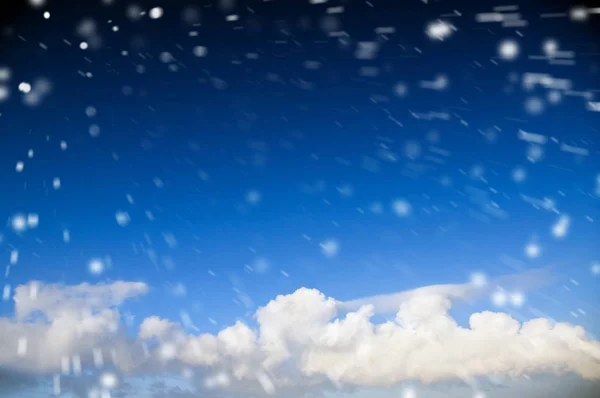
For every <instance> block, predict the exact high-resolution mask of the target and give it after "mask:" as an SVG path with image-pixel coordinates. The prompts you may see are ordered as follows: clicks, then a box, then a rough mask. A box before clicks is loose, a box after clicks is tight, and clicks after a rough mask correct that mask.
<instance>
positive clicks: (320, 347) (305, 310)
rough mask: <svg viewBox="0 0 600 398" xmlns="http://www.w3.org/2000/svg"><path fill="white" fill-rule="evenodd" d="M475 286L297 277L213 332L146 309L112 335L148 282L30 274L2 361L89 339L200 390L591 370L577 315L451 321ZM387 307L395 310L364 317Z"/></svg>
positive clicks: (592, 374)
mask: <svg viewBox="0 0 600 398" xmlns="http://www.w3.org/2000/svg"><path fill="white" fill-rule="evenodd" d="M503 280H504V281H507V280H508V281H510V280H511V279H510V278H509V279H503ZM492 285H493V283H492ZM32 289H33V290H34V294H32V292H31V291H32ZM474 289H481V287H480V286H478V287H476V288H475V287H474V286H473V284H465V285H440V286H429V287H424V288H419V289H415V290H411V291H407V292H401V293H397V294H394V295H387V296H377V297H372V298H365V299H360V300H354V301H349V302H340V301H338V300H335V299H334V298H331V297H327V296H326V295H325V294H323V293H322V292H320V291H318V290H315V289H307V288H301V289H298V290H297V291H295V292H294V293H292V294H288V295H280V296H277V297H276V298H275V299H273V300H271V301H270V302H269V303H267V304H266V305H265V306H263V307H261V308H259V309H258V310H257V311H256V312H255V314H254V321H253V322H251V323H244V322H241V321H238V322H236V323H235V324H234V325H232V326H230V327H227V328H225V329H223V330H221V331H220V332H219V333H217V334H209V333H204V334H188V333H186V331H185V329H184V328H183V327H182V326H180V325H178V324H177V323H175V322H172V321H169V320H166V319H161V318H158V317H155V316H152V317H149V318H147V319H145V320H144V321H143V322H142V323H141V325H140V329H139V334H138V336H137V338H136V339H135V341H133V340H131V339H129V340H128V339H126V338H125V337H124V336H123V335H122V334H118V332H117V330H118V329H117V328H118V323H119V319H120V315H119V313H118V309H117V308H116V307H117V306H118V305H119V304H121V303H122V302H123V301H124V300H126V299H128V298H133V297H136V296H139V295H142V294H144V293H146V291H147V286H146V285H144V284H140V283H127V282H117V283H114V284H106V285H94V286H90V285H78V286H70V287H69V286H60V285H44V284H41V283H39V282H36V283H30V284H28V285H24V286H20V287H19V288H17V289H16V293H15V314H16V315H15V318H14V319H7V318H0V330H1V331H0V336H1V337H2V338H1V339H0V367H2V368H4V369H13V370H17V371H27V372H32V371H33V372H57V371H60V370H61V367H63V366H64V361H65V358H67V361H68V362H67V363H68V364H70V365H71V366H72V367H73V366H75V358H77V360H78V361H81V364H82V366H84V367H85V366H86V365H87V364H89V363H90V360H89V358H91V357H92V356H95V353H97V350H98V348H100V349H102V350H109V349H112V350H113V351H117V355H116V356H114V357H113V360H114V359H115V358H117V359H118V358H129V360H128V361H122V360H119V361H114V363H111V366H112V365H114V366H115V367H116V368H118V369H119V370H121V371H125V372H137V373H138V374H144V373H147V372H156V371H159V370H160V371H165V370H177V371H179V372H181V371H182V370H185V372H184V373H185V374H186V377H187V378H188V379H190V380H191V381H192V382H194V384H195V385H196V388H197V389H198V390H199V391H202V394H205V393H209V396H210V395H211V394H213V395H215V396H218V395H219V394H221V393H222V392H225V391H226V393H227V394H231V395H232V396H234V395H235V394H238V395H244V396H254V397H257V396H288V397H293V396H300V395H301V393H304V392H306V391H311V392H314V391H323V390H324V389H325V388H327V387H330V386H335V387H337V388H340V387H346V388H355V387H371V388H378V387H387V386H392V385H397V384H399V383H402V382H406V381H409V382H420V383H437V382H445V381H456V380H471V379H473V378H477V377H480V376H508V377H515V376H521V375H529V374H535V373H552V374H559V373H569V374H576V375H578V376H579V377H582V378H585V379H589V380H595V381H599V380H600V342H598V341H595V340H592V339H590V338H589V337H588V336H586V333H585V330H584V329H583V328H581V327H579V326H573V325H570V324H566V323H556V324H552V323H551V322H550V321H548V320H546V319H541V318H540V319H533V320H530V321H527V322H524V323H520V322H519V321H517V320H516V319H514V318H513V317H511V316H510V315H509V314H506V313H497V312H489V311H484V312H477V313H474V314H472V315H471V316H470V319H469V323H468V325H466V326H462V325H459V324H458V322H457V321H456V320H455V319H453V317H452V316H451V315H450V313H449V311H450V310H451V308H452V306H453V305H454V303H455V302H456V301H457V300H463V299H465V298H467V297H474V295H476V294H477V290H474ZM40 301H41V302H40ZM392 307H393V308H395V309H394V312H395V314H396V316H395V318H393V319H392V320H388V321H386V322H376V321H374V320H373V319H374V318H373V316H374V314H375V313H376V312H377V311H380V310H382V309H383V310H386V311H387V310H389V309H390V308H392ZM23 339H25V340H26V341H27V348H26V349H24V350H22V348H23V347H22V344H21V343H20V342H21V341H23ZM142 348H143V349H142ZM92 354H93V355H92Z"/></svg>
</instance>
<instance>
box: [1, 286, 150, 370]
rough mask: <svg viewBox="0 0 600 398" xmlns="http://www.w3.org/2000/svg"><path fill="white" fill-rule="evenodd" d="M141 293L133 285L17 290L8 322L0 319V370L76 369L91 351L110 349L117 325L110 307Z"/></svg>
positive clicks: (144, 289)
mask: <svg viewBox="0 0 600 398" xmlns="http://www.w3.org/2000/svg"><path fill="white" fill-rule="evenodd" d="M147 290H148V287H147V286H146V285H145V284H143V283H139V282H136V283H131V282H115V283H112V284H98V285H89V284H85V283H84V284H80V285H76V286H64V285H58V284H44V283H42V282H30V283H28V284H26V285H21V286H18V287H17V288H16V289H15V293H14V302H15V317H14V319H10V318H0V367H1V368H4V369H12V370H15V371H23V372H33V373H47V372H57V371H65V372H66V371H68V372H70V371H74V372H79V371H81V367H82V366H85V364H86V361H88V359H90V358H91V357H92V355H93V350H94V349H100V350H101V349H102V348H103V347H114V344H115V342H114V341H111V339H113V338H114V336H115V335H116V334H117V333H118V330H119V323H120V314H119V311H118V309H117V308H116V307H117V306H118V305H120V304H121V303H122V302H123V301H124V300H127V299H129V298H132V297H136V296H139V295H143V294H145V293H146V292H147ZM96 356H98V354H96Z"/></svg>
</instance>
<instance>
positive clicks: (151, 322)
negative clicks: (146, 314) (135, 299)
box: [138, 316, 176, 340]
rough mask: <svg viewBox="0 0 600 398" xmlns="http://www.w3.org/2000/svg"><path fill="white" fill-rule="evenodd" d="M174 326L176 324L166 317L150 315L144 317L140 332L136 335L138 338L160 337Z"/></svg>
mask: <svg viewBox="0 0 600 398" xmlns="http://www.w3.org/2000/svg"><path fill="white" fill-rule="evenodd" d="M175 327H176V324H175V323H173V322H169V321H167V320H166V319H161V318H159V317H157V316H152V317H150V318H146V319H144V321H143V322H142V324H141V325H140V332H139V334H138V335H139V337H140V339H144V340H146V339H152V338H157V339H161V338H162V337H164V336H165V335H167V334H168V333H169V332H170V331H171V330H173V328H175Z"/></svg>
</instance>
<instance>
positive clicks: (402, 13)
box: [0, 1, 600, 398]
mask: <svg viewBox="0 0 600 398" xmlns="http://www.w3.org/2000/svg"><path fill="white" fill-rule="evenodd" d="M93 3H94V4H93V6H92V5H91V3H90V5H89V8H85V9H84V8H81V9H79V8H74V9H73V8H69V7H67V6H66V3H65V4H63V3H62V2H60V1H52V2H50V1H49V2H48V3H47V4H46V5H44V6H42V7H41V8H35V7H29V6H28V7H27V10H25V8H24V9H23V12H22V13H20V14H19V15H18V16H17V15H15V18H14V20H13V21H11V24H12V26H13V29H12V30H10V29H8V30H5V32H4V34H3V37H2V46H3V47H2V50H1V53H0V54H1V57H0V68H1V69H0V71H2V73H0V77H1V81H0V89H2V90H5V91H3V92H6V93H9V94H6V95H5V98H3V97H2V96H0V98H2V99H0V130H1V131H0V151H1V154H2V155H1V156H0V192H1V193H2V195H1V196H0V211H1V212H2V215H3V217H4V218H5V220H6V224H5V226H4V227H3V229H2V230H1V231H0V253H2V254H1V255H2V258H3V259H5V260H4V263H5V264H6V265H7V268H6V271H5V274H4V276H3V277H2V278H3V279H2V281H1V283H2V285H3V286H4V291H5V292H7V297H6V299H5V300H4V301H2V302H1V303H0V316H1V317H2V318H5V319H7V320H11V319H14V315H15V302H14V301H13V299H12V294H13V292H14V291H15V289H16V288H17V286H19V285H26V284H28V283H29V282H31V281H40V282H41V283H43V284H47V285H52V284H58V285H60V286H73V285H79V284H81V283H89V284H99V283H103V284H108V285H110V284H112V283H115V282H117V281H129V282H143V283H144V284H146V285H147V287H148V291H147V293H146V294H144V295H143V296H140V297H137V296H136V297H133V298H132V299H130V300H118V303H116V302H115V303H111V304H110V305H109V306H110V307H111V308H112V305H113V304H114V305H118V306H119V316H120V318H121V321H122V327H121V330H122V331H124V333H125V335H126V339H130V340H135V339H136V338H137V334H138V331H139V328H140V325H141V324H142V322H143V321H144V319H146V318H149V317H153V316H156V317H160V318H163V319H168V320H170V321H173V322H179V323H182V324H183V325H182V326H183V331H184V332H185V333H187V334H191V335H195V334H198V333H213V334H214V333H218V332H219V331H221V330H223V329H225V328H226V327H228V326H230V325H232V324H234V323H235V321H236V320H241V321H243V322H244V323H245V324H248V325H250V326H251V327H253V328H258V327H259V323H260V322H257V320H256V318H255V317H254V315H255V313H256V311H257V309H258V308H259V307H263V306H265V305H266V304H267V303H269V301H270V300H273V299H275V298H276V297H277V296H278V295H289V294H292V293H293V292H294V291H296V290H297V289H299V288H301V287H307V288H314V289H317V290H319V291H320V292H322V293H323V294H324V295H326V296H327V297H332V298H335V299H336V300H338V301H341V302H344V301H349V300H353V299H358V298H363V297H370V296H375V295H380V294H389V293H395V292H401V291H410V290H413V289H418V288H421V287H425V286H431V285H442V284H452V285H459V284H464V283H467V282H469V281H470V280H472V279H473V276H474V275H479V274H483V275H485V276H486V277H487V279H488V280H489V281H496V280H497V278H500V277H502V276H503V275H517V276H519V275H521V276H522V275H527V273H528V272H531V271H532V270H540V269H541V270H543V271H542V274H543V275H544V278H543V280H539V281H537V282H539V283H536V284H535V286H534V287H531V286H529V283H528V282H527V283H525V282H524V281H523V280H521V279H519V282H518V283H515V284H514V286H500V285H499V286H498V287H497V286H495V285H493V286H492V287H493V288H490V290H489V291H488V290H486V291H485V294H482V295H479V296H478V298H477V300H474V301H470V302H468V303H460V304H459V303H456V304H455V305H453V307H452V309H451V310H450V314H451V315H452V317H453V318H454V319H455V320H456V321H457V322H458V324H459V325H461V326H465V327H466V326H468V324H469V321H468V320H469V316H470V315H471V314H473V313H475V312H479V311H484V310H492V311H501V312H505V313H508V314H511V315H512V316H513V317H515V318H516V319H518V320H519V321H527V320H530V319H532V318H538V317H544V318H549V319H551V320H553V321H557V322H569V323H572V324H576V325H581V326H583V327H584V328H585V331H586V333H587V336H589V337H590V338H592V339H597V337H596V336H598V335H600V324H599V323H598V319H600V314H599V313H598V305H597V304H598V299H599V296H598V283H599V279H598V271H597V269H598V268H597V267H598V266H597V265H596V264H598V263H599V261H600V253H599V250H598V248H597V244H596V241H597V239H598V226H597V225H598V220H599V218H600V212H599V209H600V208H599V206H598V197H599V196H600V185H599V184H600V182H599V180H598V179H599V175H600V174H599V173H600V167H599V166H600V163H599V161H598V138H597V137H598V129H597V126H598V115H599V114H598V113H597V112H593V111H592V110H591V108H590V107H591V106H592V105H590V103H594V101H597V90H598V87H597V83H596V82H597V81H598V70H599V69H598V57H597V55H595V53H593V51H592V50H591V48H592V37H593V33H594V32H593V28H592V27H591V26H592V24H593V21H594V20H595V19H597V18H598V16H597V15H595V14H593V13H590V14H589V15H588V19H587V20H583V21H580V20H578V18H577V16H575V17H573V14H572V10H571V9H570V8H569V6H568V5H566V4H565V5H564V6H561V7H562V8H560V7H558V6H553V7H550V6H545V5H531V4H525V3H523V4H520V5H519V7H520V8H519V10H518V11H519V12H520V13H521V16H522V18H523V19H526V20H527V21H528V22H529V24H528V25H527V26H525V27H521V28H510V27H502V25H501V24H498V23H480V22H477V15H480V14H481V13H485V12H492V8H493V7H494V6H496V4H493V3H492V2H484V4H480V5H478V6H477V7H475V6H473V4H469V3H468V2H463V3H460V2H454V3H453V2H438V3H435V4H424V3H422V2H418V1H415V2H414V3H415V4H414V5H413V6H411V7H408V6H406V7H405V6H400V5H394V4H393V3H392V2H385V1H382V2H371V3H373V4H371V6H369V5H368V4H363V3H359V2H354V1H347V2H333V1H330V2H329V3H328V4H304V5H299V4H298V5H295V6H294V7H287V6H286V5H284V4H283V2H281V1H273V2H268V4H267V3H261V2H250V3H251V4H250V3H248V4H238V5H236V6H232V7H233V8H231V9H229V8H228V7H229V3H228V2H222V4H213V5H209V4H208V3H206V4H203V5H201V6H198V7H197V9H196V12H197V13H198V14H199V15H201V18H200V19H199V20H198V21H195V20H194V21H193V23H192V24H190V23H187V22H186V21H188V22H189V21H191V20H193V19H194V18H193V17H194V15H195V14H194V12H192V11H189V8H186V5H185V4H183V3H181V4H179V2H170V3H169V4H149V3H148V4H145V2H138V3H139V5H140V7H141V8H140V9H139V10H137V11H136V9H134V10H133V11H131V10H132V9H131V5H130V4H125V2H122V3H119V2H117V3H116V4H104V5H103V4H96V3H98V2H93ZM100 3H102V2H100ZM105 3H110V2H105ZM306 3H308V2H306ZM334 3H335V4H334ZM338 3H339V4H338ZM374 3H377V4H374ZM373 5H374V6H373ZM156 6H160V7H162V9H163V13H164V15H161V17H160V18H158V19H153V18H151V17H150V16H149V15H145V14H144V15H141V16H140V17H139V20H137V16H139V15H140V11H144V10H146V11H148V12H150V9H152V8H153V7H156ZM82 7H83V6H82ZM328 7H334V8H333V9H331V8H328ZM335 7H343V9H342V10H343V12H341V13H340V9H339V8H337V9H336V8H335ZM185 10H188V11H185ZM328 10H329V11H328ZM454 10H459V11H460V16H457V15H456V14H455V15H450V14H452V13H453V12H454ZM134 11H135V12H134ZM44 12H49V17H48V18H46V17H44V15H43V14H44ZM155 12H157V11H155ZM557 12H563V13H565V15H564V16H562V17H553V18H540V14H544V13H557ZM132 13H133V14H135V15H136V18H131V15H133V14H132ZM570 13H571V14H570ZM128 15H129V17H128ZM156 15H158V14H156ZM227 15H238V17H239V18H240V19H239V20H237V21H227V20H226V18H225V17H226V16H227ZM575 15H577V14H575ZM182 18H183V20H182ZM234 19H235V18H234ZM438 19H440V20H442V22H439V21H438ZM90 21H91V22H90ZM107 21H110V22H107ZM307 21H308V22H307ZM436 21H438V22H436ZM432 23H433V24H436V23H437V24H441V25H438V26H437V27H436V26H435V25H434V26H431V24H432ZM115 27H116V28H115ZM257 27H259V28H260V29H257ZM382 27H383V31H386V32H390V33H377V32H382ZM390 27H393V32H392V30H390ZM386 29H387V30H386ZM436 29H437V30H436ZM432 32H433V33H432ZM432 35H433V37H432ZM4 43H6V46H5V45H4ZM81 43H86V44H85V45H83V46H82V45H81ZM361 43H363V44H361ZM364 43H367V44H364ZM511 43H516V44H515V45H516V47H517V48H518V50H519V51H518V54H517V55H516V56H515V57H514V59H513V58H512V56H511V52H510V46H511ZM84 48H85V49H84ZM199 48H200V49H199ZM365 48H367V50H365ZM361 49H362V50H361ZM368 49H375V50H373V51H371V50H368ZM571 53H574V54H575V55H574V57H575V59H576V62H574V63H573V64H572V65H571V64H569V63H570V62H571V61H572V60H573V57H572V56H571V55H572V54H571ZM198 54H201V55H202V56H200V57H199V56H197V55H198ZM544 54H545V57H546V58H544V59H539V58H540V56H544ZM549 54H550V55H549ZM536 57H537V58H536ZM557 60H558V61H560V62H558V63H557V62H555V61H557ZM542 75H545V76H546V77H545V78H541V77H540V76H542ZM528 76H529V77H528ZM548 76H550V77H548ZM528 79H529V80H528ZM531 79H534V80H535V79H538V80H537V81H536V82H534V83H533V85H532V87H528V86H527V81H531ZM565 83H566V84H567V86H568V87H567V88H565V87H564V84H565ZM23 84H25V85H23ZM28 215H29V217H30V218H31V217H33V218H35V217H36V216H37V217H38V218H39V223H38V224H36V225H30V226H29V227H26V228H24V229H23V230H19V228H15V225H16V224H15V220H17V224H18V221H19V217H25V219H26V218H27V217H28ZM34 215H35V216H34ZM34 224H35V223H34ZM17 257H18V258H17ZM90 264H92V265H93V264H96V265H98V264H100V265H101V269H100V270H98V269H96V271H100V272H95V271H94V268H93V266H92V267H90ZM494 283H495V282H494ZM499 288H504V289H505V290H504V291H503V293H498V291H499V290H498V289H499ZM504 301H506V303H505V302H504ZM511 302H512V304H511ZM515 303H517V304H515ZM499 304H500V305H499ZM44 311H50V310H49V309H47V308H45V309H44ZM49 313H50V312H48V314H49ZM182 314H183V315H182ZM393 318H394V314H379V313H377V314H375V316H374V318H373V321H374V322H382V321H384V320H386V319H393ZM187 319H189V320H191V321H192V323H193V326H192V325H190V322H188V321H187ZM7 322H8V321H7ZM6 341H9V339H8V337H7V340H6ZM0 358H1V356H0ZM84 362H85V361H84ZM11 366H12V365H11V364H10V363H9V362H6V363H2V362H0V375H1V374H2V372H4V371H5V370H6V372H12V371H13V369H12V368H11ZM20 371H21V369H20V368H19V372H20ZM25 373H27V372H25ZM50 373H51V372H50ZM134 373H135V372H134ZM146 373H150V374H151V376H148V375H147V374H146ZM157 373H158V374H157ZM9 374H12V373H9ZM94 375H95V374H94ZM29 376H30V375H28V374H26V375H23V377H29ZM34 376H36V377H37V376H38V375H37V374H35V375H34ZM93 377H95V376H92V378H93ZM129 377H130V378H131V379H130V382H132V383H133V382H134V381H135V382H140V381H139V380H142V381H141V382H140V383H141V384H144V385H146V384H147V383H146V382H144V381H143V380H146V379H145V377H152V378H154V377H157V378H158V380H167V381H169V380H171V379H170V378H171V377H172V376H171V372H170V371H164V372H163V373H161V372H156V371H155V370H154V372H141V373H135V374H133V375H130V376H129ZM565 377H566V376H565ZM569 377H571V376H569ZM140 378H141V379H140ZM0 380H1V379H0ZM36 380H37V379H36ZM47 380H48V379H46V378H45V375H44V377H42V381H41V382H40V383H41V384H40V385H39V387H36V388H39V389H41V390H43V391H48V392H51V389H52V388H51V383H50V382H48V381H47ZM542 380H545V379H542ZM408 382H410V380H409V381H408ZM74 383H75V384H77V381H75V382H74ZM81 383H82V384H83V385H85V380H84V381H82V382H81ZM520 383H524V382H523V381H522V380H520V381H518V382H515V384H514V386H513V385H512V384H511V386H512V387H510V388H515V389H517V390H515V391H519V390H518V388H525V387H522V386H521V384H520ZM536 383H538V384H535V383H534V382H533V381H532V385H539V386H544V385H547V383H546V382H545V381H537V382H536ZM578 383H580V381H579V379H577V377H575V378H571V379H569V383H568V385H571V384H573V385H579V384H578ZM581 383H583V382H581ZM192 384H193V383H192ZM581 385H582V386H584V384H581ZM593 386H594V384H593V383H592V387H590V388H593ZM463 387H464V386H462V387H460V388H463ZM0 388H2V385H1V384H0ZM82 388H83V387H82ZM401 388H403V387H402V385H400V386H399V387H394V388H393V389H391V390H388V391H391V392H389V393H390V394H391V393H395V392H397V391H398V389H401ZM469 388H471V387H469ZM507 388H508V387H507ZM527 388H528V387H527ZM536 388H537V387H536ZM539 388H543V387H539ZM586 388H587V387H586ZM165 389H166V390H168V389H167V388H166V387H165ZM429 389H430V387H422V388H421V387H419V389H418V390H419V391H424V392H423V394H435V391H434V390H431V391H430V390H429ZM21 390H22V389H21ZM534 390H535V389H534ZM11 391H15V392H14V394H16V395H15V397H18V396H20V395H18V394H19V388H17V389H13V390H11ZM427 391H429V392H427ZM494 391H496V389H495V388H490V390H489V393H488V394H487V395H486V396H489V397H493V396H495V395H493V394H495V393H497V392H494ZM535 391H538V390H535ZM21 393H23V394H26V393H27V392H26V391H25V390H22V391H21ZM44 393H45V392H44ZM195 393H196V392H192V393H191V394H195ZM338 393H339V394H342V392H338ZM338 393H336V394H338ZM345 393H346V392H344V394H345ZM360 393H361V392H360V391H359V392H357V394H360ZM40 394H42V393H40ZM65 394H66V392H65ZM123 394H125V395H124V396H127V397H129V396H132V397H133V396H136V395H135V393H133V392H128V393H123ZM531 394H532V395H531V396H535V393H534V392H532V393H531ZM65 396H67V395H65ZM340 396H341V395H340ZM357 396H359V395H357ZM419 396H421V395H419ZM423 396H425V397H434V396H435V395H423ZM407 398H408V397H407Z"/></svg>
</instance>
